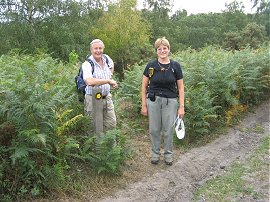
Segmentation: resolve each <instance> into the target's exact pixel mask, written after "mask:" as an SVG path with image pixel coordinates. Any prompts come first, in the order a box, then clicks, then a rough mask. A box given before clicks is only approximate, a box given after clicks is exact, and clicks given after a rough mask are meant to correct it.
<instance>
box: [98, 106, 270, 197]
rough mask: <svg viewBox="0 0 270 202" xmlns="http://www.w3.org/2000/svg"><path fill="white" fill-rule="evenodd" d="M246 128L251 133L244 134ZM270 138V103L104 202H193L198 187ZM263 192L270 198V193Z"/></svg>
mask: <svg viewBox="0 0 270 202" xmlns="http://www.w3.org/2000/svg"><path fill="white" fill-rule="evenodd" d="M256 124H260V125H261V126H262V127H263V128H264V131H265V132H264V133H263V134H259V133H255V132H254V130H252V128H255V126H256ZM243 128H245V129H250V130H241V129H243ZM269 134H270V133H269V102H266V103H264V104H262V105H261V106H259V107H258V108H257V110H256V111H255V112H254V113H249V115H248V116H247V117H246V118H245V119H244V120H243V121H242V122H241V123H240V124H239V125H238V126H237V127H235V128H231V129H230V130H229V131H228V133H227V134H224V135H222V136H221V137H220V138H218V139H217V140H215V141H214V142H212V143H210V144H208V145H206V146H203V147H200V148H195V149H192V150H190V151H189V152H187V153H185V154H184V155H183V154H182V155H180V156H179V157H177V158H175V161H174V164H173V165H172V166H171V167H169V168H168V169H166V170H163V171H160V172H158V173H156V174H154V175H152V176H148V177H145V178H143V179H142V180H141V181H139V182H136V183H133V184H130V185H129V186H128V187H126V188H125V189H123V190H119V191H118V192H116V193H115V194H114V195H112V196H110V197H107V198H104V199H102V200H100V202H131V201H132V202H137V201H138V202H152V201H155V202H188V201H191V200H192V198H193V193H194V191H195V190H196V188H197V187H198V186H200V185H202V184H203V183H204V182H205V181H206V180H208V179H211V178H213V177H215V176H217V175H222V173H224V172H225V169H226V167H227V166H230V165H231V164H232V162H233V161H235V160H236V159H243V158H245V157H246V156H247V155H248V154H249V152H250V151H252V150H253V149H254V148H255V147H256V146H258V143H259V141H260V140H261V138H262V137H264V136H266V135H269ZM153 166H154V165H153ZM262 191H263V192H265V193H266V194H267V195H268V194H269V193H268V190H262ZM202 201H203V200H202ZM243 201H244V200H243ZM265 201H269V200H268V199H265Z"/></svg>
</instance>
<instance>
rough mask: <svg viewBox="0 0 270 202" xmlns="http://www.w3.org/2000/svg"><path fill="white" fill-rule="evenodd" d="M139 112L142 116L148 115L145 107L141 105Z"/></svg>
mask: <svg viewBox="0 0 270 202" xmlns="http://www.w3.org/2000/svg"><path fill="white" fill-rule="evenodd" d="M141 114H142V115H143V116H147V115H148V112H147V107H146V106H142V110H141Z"/></svg>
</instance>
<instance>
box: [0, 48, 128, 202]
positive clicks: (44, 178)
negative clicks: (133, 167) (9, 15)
mask: <svg viewBox="0 0 270 202" xmlns="http://www.w3.org/2000/svg"><path fill="white" fill-rule="evenodd" d="M0 69H1V71H0V72H1V73H0V77H1V87H0V134H1V135H0V198H1V199H3V200H7V201H9V200H11V201H13V200H15V199H16V200H20V199H21V198H23V197H24V196H31V197H35V196H40V195H42V194H44V193H45V192H46V191H52V190H59V189H64V188H65V182H67V181H68V180H69V177H68V176H66V171H68V170H69V168H70V167H71V166H72V165H73V164H75V165H76V164H77V163H79V162H80V163H84V164H85V165H88V167H91V168H92V169H93V171H96V172H97V173H99V174H101V173H114V174H116V173H118V172H119V167H120V165H121V164H122V162H123V160H124V159H125V158H126V156H127V155H128V151H129V150H128V149H126V148H125V147H126V146H127V145H126V143H125V142H126V138H125V135H124V133H123V132H122V131H119V130H113V131H110V132H109V133H107V134H106V135H99V136H96V135H95V134H93V133H91V128H90V125H91V124H90V120H89V119H88V118H87V117H85V116H83V114H82V105H81V104H80V103H79V102H78V100H77V95H76V94H75V92H76V91H75V86H74V83H73V81H74V74H75V72H77V68H76V66H74V65H72V64H71V63H70V64H67V65H64V64H63V63H61V62H59V61H57V60H54V59H53V58H52V57H50V56H49V55H46V54H42V53H37V54H35V55H24V54H18V52H15V51H14V52H11V53H10V54H9V55H3V56H1V58H0ZM72 86H74V87H72Z"/></svg>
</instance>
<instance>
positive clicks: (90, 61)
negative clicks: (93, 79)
mask: <svg viewBox="0 0 270 202" xmlns="http://www.w3.org/2000/svg"><path fill="white" fill-rule="evenodd" d="M85 61H87V62H89V63H90V65H91V67H92V74H93V73H94V70H95V65H94V63H93V61H92V60H91V59H90V58H89V56H87V57H86V58H85Z"/></svg>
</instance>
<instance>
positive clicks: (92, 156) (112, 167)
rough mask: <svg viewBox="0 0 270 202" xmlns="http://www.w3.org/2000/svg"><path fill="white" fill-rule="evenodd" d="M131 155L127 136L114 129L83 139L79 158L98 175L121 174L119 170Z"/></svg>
mask: <svg viewBox="0 0 270 202" xmlns="http://www.w3.org/2000/svg"><path fill="white" fill-rule="evenodd" d="M129 153H130V149H129V148H128V145H127V141H126V137H125V135H124V134H123V132H122V131H120V130H119V129H114V130H110V131H107V132H106V134H98V135H97V136H93V137H83V139H82V145H81V148H80V152H79V156H80V158H82V159H83V160H84V161H85V162H86V163H89V164H90V165H91V166H92V167H93V168H94V169H95V170H96V171H97V173H98V174H103V173H107V174H109V173H110V174H119V168H120V166H121V165H122V163H123V162H124V160H125V159H127V158H128V156H129Z"/></svg>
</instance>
